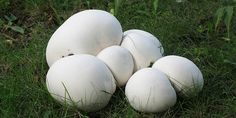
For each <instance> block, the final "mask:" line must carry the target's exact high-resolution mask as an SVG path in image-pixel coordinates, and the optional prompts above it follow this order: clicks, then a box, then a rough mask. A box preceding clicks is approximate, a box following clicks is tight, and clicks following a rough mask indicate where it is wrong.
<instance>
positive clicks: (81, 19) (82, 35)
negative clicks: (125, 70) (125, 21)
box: [46, 10, 123, 66]
mask: <svg viewBox="0 0 236 118" xmlns="http://www.w3.org/2000/svg"><path fill="white" fill-rule="evenodd" d="M122 35H123V32H122V27H121V25H120V23H119V21H118V20H117V19H116V18H115V17H114V16H113V15H112V14H110V13H108V12H106V11H102V10H84V11H82V12H79V13H76V14H74V15H73V16H71V17H70V18H69V19H67V20H66V21H65V22H64V23H63V24H62V25H61V26H60V27H59V28H58V29H57V30H56V31H55V32H54V34H53V35H52V37H51V38H50V40H49V42H48V45H47V49H46V59H47V63H48V65H49V66H51V65H52V64H53V63H54V62H55V61H56V60H58V59H60V58H62V57H65V56H68V55H71V54H91V55H94V56H96V55H97V54H98V53H99V52H100V51H101V50H102V49H104V48H106V47H109V46H112V45H119V44H120V43H121V40H122Z"/></svg>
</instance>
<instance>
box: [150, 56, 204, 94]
mask: <svg viewBox="0 0 236 118" xmlns="http://www.w3.org/2000/svg"><path fill="white" fill-rule="evenodd" d="M153 68H157V69H158V70H160V71H162V72H163V73H165V74H166V75H167V76H168V78H169V79H170V81H171V82H172V84H173V86H174V88H175V90H176V92H177V93H179V95H181V96H183V97H191V96H194V95H196V93H198V92H200V91H201V90H202V88H203V84H204V80H203V76H202V73H201V71H200V70H199V68H198V67H197V66H196V65H195V64H194V63H193V62H192V61H190V60H189V59H187V58H185V57H181V56H176V55H170V56H165V57H163V58H161V59H159V60H157V61H156V62H155V63H154V64H153Z"/></svg>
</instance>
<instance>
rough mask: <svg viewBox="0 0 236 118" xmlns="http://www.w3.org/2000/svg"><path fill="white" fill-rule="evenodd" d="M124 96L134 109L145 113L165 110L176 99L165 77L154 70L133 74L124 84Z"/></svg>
mask: <svg viewBox="0 0 236 118" xmlns="http://www.w3.org/2000/svg"><path fill="white" fill-rule="evenodd" d="M125 95H126V96H127V98H128V100H129V103H130V105H131V106H132V107H133V108H134V109H136V110H138V111H141V112H147V113H155V112H161V111H164V110H167V109H168V108H169V107H171V106H174V104H175V103H176V99H177V97H176V93H175V90H174V88H173V87H172V86H171V83H170V81H169V80H168V78H167V76H166V75H165V74H164V73H162V72H161V71H159V70H157V69H154V68H143V69H141V70H139V71H137V72H136V73H134V74H133V76H131V78H130V79H129V81H128V82H127V84H126V87H125Z"/></svg>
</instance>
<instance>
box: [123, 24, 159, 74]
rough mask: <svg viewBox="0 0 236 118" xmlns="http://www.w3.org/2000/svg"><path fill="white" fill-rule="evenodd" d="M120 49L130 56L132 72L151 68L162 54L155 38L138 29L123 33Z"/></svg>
mask: <svg viewBox="0 0 236 118" xmlns="http://www.w3.org/2000/svg"><path fill="white" fill-rule="evenodd" d="M121 47H124V48H126V49H128V50H129V51H130V53H131V54H132V56H133V58H134V71H137V70H139V69H142V68H147V67H151V66H152V64H153V63H154V62H155V61H156V60H158V59H159V58H161V57H162V55H163V53H164V49H163V47H162V45H161V43H160V41H159V40H158V39H157V38H156V37H155V36H153V35H152V34H150V33H148V32H146V31H142V30H138V29H132V30H128V31H125V32H124V36H123V41H122V43H121Z"/></svg>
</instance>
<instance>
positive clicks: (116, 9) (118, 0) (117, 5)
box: [115, 0, 121, 15]
mask: <svg viewBox="0 0 236 118" xmlns="http://www.w3.org/2000/svg"><path fill="white" fill-rule="evenodd" d="M120 4H121V0H115V15H117V13H118V11H119V7H120Z"/></svg>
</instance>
